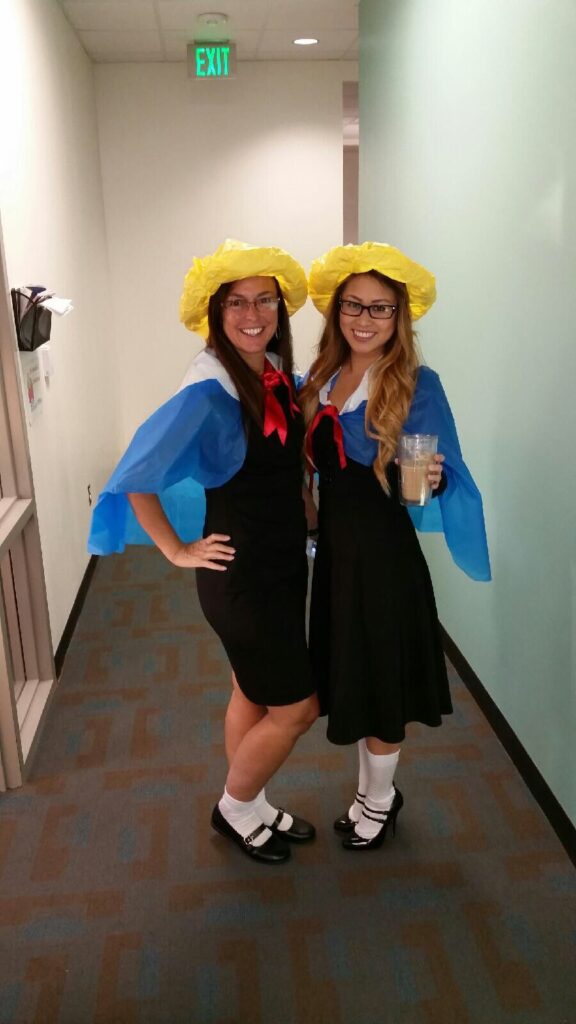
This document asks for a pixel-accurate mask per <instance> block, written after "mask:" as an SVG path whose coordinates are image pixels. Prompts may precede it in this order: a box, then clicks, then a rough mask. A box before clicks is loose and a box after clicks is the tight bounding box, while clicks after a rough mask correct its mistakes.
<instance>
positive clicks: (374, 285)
mask: <svg viewBox="0 0 576 1024" xmlns="http://www.w3.org/2000/svg"><path fill="white" fill-rule="evenodd" d="M340 298H341V299H344V300H348V301H352V302H359V303H361V305H362V306H371V305H374V304H382V305H389V306H397V305H398V298H397V295H396V293H395V292H394V290H393V288H391V287H390V285H388V284H385V283H384V282H383V281H379V280H378V279H377V278H375V277H373V276H372V274H354V275H353V276H352V277H349V278H348V280H347V281H346V284H345V285H344V288H343V290H342V293H341V295H340ZM338 323H339V325H340V330H341V331H342V334H343V335H344V338H345V339H346V341H347V343H348V345H349V346H350V348H351V350H352V352H354V353H358V354H362V355H365V356H372V357H373V358H374V359H377V358H378V357H379V356H380V355H381V354H382V352H383V350H384V347H385V346H386V344H387V343H388V342H389V341H390V339H391V338H392V337H394V334H395V332H396V323H397V313H394V315H393V316H392V317H391V318H390V320H375V319H374V318H373V317H371V316H370V314H369V312H368V310H367V309H363V310H362V312H361V314H360V316H347V315H346V313H342V312H340V314H339V318H338Z"/></svg>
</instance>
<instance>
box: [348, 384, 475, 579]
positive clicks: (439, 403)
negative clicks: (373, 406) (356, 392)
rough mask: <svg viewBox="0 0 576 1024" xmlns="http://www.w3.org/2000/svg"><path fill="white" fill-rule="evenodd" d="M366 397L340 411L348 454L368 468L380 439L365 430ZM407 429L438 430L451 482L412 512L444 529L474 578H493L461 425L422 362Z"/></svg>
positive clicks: (424, 524) (422, 526)
mask: <svg viewBox="0 0 576 1024" xmlns="http://www.w3.org/2000/svg"><path fill="white" fill-rule="evenodd" d="M365 417H366V401H363V402H361V403H360V404H359V405H358V406H357V407H356V408H355V409H352V410H351V411H350V412H342V413H340V423H341V425H342V432H343V434H344V448H345V451H346V454H347V455H348V456H349V457H350V458H351V459H354V460H355V461H356V462H360V463H362V465H364V466H370V465H371V464H372V463H373V462H374V459H375V458H376V452H377V448H378V442H377V441H375V440H374V439H373V438H370V437H368V436H367V434H366V426H365ZM403 430H404V431H405V432H406V433H408V434H437V435H438V451H439V452H441V454H442V455H444V456H445V462H444V463H443V464H442V468H443V470H444V472H445V474H446V477H447V481H448V485H447V487H446V490H445V491H444V493H443V494H441V495H440V496H439V497H438V498H435V499H434V500H433V501H431V502H430V504H429V505H425V506H424V507H423V508H410V509H409V510H408V511H409V513H410V515H411V517H412V521H413V523H414V525H415V527H416V528H417V529H418V530H420V531H422V532H423V533H438V532H440V533H442V532H443V533H444V536H445V538H446V543H447V545H448V548H449V550H450V554H451V555H452V558H453V559H454V561H455V563H456V565H457V566H459V568H460V569H462V570H463V571H464V572H465V573H466V574H467V575H468V576H470V577H471V579H473V580H481V581H487V580H490V579H491V574H490V559H489V556H488V544H487V541H486V529H485V526H484V513H483V510H482V498H481V496H480V491H479V490H478V488H477V486H476V484H475V483H474V480H473V479H472V476H471V474H470V471H469V470H468V468H467V466H466V465H465V463H464V461H463V459H462V452H461V450H460V444H459V442H458V435H457V433H456V426H455V423H454V417H453V416H452V411H451V409H450V406H449V405H448V399H447V398H446V395H445V393H444V389H443V387H442V384H441V383H440V378H439V376H438V374H437V373H435V372H434V370H431V369H430V368H429V367H427V366H421V367H420V369H419V371H418V380H417V383H416V390H415V392H414V397H413V399H412V405H411V406H410V412H409V414H408V418H407V420H406V422H405V424H404V427H403Z"/></svg>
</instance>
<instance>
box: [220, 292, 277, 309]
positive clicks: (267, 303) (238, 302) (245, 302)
mask: <svg viewBox="0 0 576 1024" xmlns="http://www.w3.org/2000/svg"><path fill="white" fill-rule="evenodd" d="M279 302H280V299H279V298H278V296H277V295H259V296H258V298H257V299H245V298H243V296H235V297H234V298H231V299H224V302H223V303H222V309H227V310H228V311H229V312H232V313H247V312H248V310H249V309H250V306H254V309H257V310H258V311H259V312H260V313H272V312H273V310H275V309H278V303H279Z"/></svg>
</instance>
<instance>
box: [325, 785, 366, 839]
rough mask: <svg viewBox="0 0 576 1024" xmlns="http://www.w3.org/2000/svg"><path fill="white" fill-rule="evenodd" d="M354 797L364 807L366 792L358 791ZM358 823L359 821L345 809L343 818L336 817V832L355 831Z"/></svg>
mask: <svg viewBox="0 0 576 1024" xmlns="http://www.w3.org/2000/svg"><path fill="white" fill-rule="evenodd" d="M354 799H355V800H356V802H357V803H359V804H362V807H364V801H365V799H366V797H365V795H364V793H356V796H355V798H354ZM357 824H358V822H357V821H354V820H353V819H352V818H351V817H350V815H349V814H348V811H345V812H344V814H343V815H342V817H341V818H336V821H335V822H334V826H333V827H334V831H335V832H353V831H354V829H355V827H356V825H357Z"/></svg>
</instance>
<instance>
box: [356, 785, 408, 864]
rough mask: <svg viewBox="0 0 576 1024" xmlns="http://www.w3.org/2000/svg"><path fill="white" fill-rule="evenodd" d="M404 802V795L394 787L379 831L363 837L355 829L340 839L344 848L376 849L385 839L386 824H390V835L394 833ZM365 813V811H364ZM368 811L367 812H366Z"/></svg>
mask: <svg viewBox="0 0 576 1024" xmlns="http://www.w3.org/2000/svg"><path fill="white" fill-rule="evenodd" d="M403 804H404V797H403V796H402V793H401V792H400V790H399V789H396V787H394V799H393V801H392V806H391V807H390V810H389V811H384V812H383V818H384V820H383V822H382V827H381V829H380V831H379V832H378V833H377V834H376V835H375V836H373V837H372V839H364V837H363V836H359V835H358V833H357V832H356V831H353V832H352V833H351V835H349V836H347V837H346V839H343V840H342V846H343V847H344V849H345V850H377V849H378V847H379V846H382V843H383V842H384V840H385V839H386V832H387V831H388V826H389V825H391V826H392V835H395V833H396V818H397V817H398V815H399V813H400V810H401V808H402V806H403ZM365 813H366V812H365ZM368 813H369V812H368Z"/></svg>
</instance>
